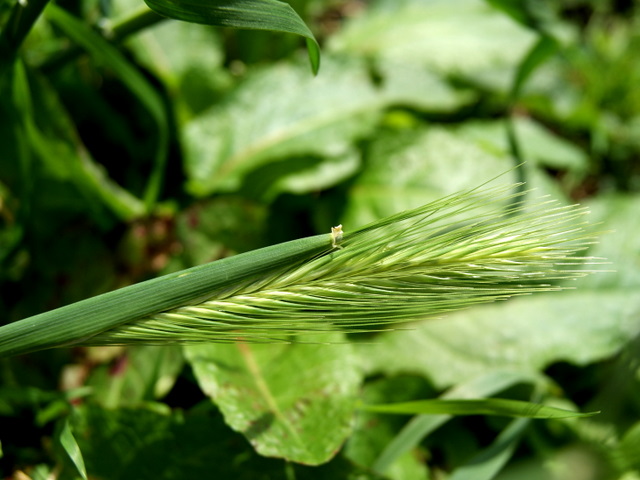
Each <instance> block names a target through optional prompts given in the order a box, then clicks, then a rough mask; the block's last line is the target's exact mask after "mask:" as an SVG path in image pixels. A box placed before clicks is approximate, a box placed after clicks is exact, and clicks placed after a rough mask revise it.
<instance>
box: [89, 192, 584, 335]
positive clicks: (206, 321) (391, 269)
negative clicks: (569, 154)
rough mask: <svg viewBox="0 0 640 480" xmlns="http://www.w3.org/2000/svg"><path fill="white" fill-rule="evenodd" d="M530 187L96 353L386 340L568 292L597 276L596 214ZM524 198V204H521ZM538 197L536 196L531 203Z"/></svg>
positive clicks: (390, 233)
mask: <svg viewBox="0 0 640 480" xmlns="http://www.w3.org/2000/svg"><path fill="white" fill-rule="evenodd" d="M517 187H519V186H518V185H509V186H506V187H504V186H503V187H496V188H490V189H484V190H482V189H481V190H472V191H468V192H464V193H459V194H454V195H450V196H448V197H445V198H443V199H440V200H438V201H435V202H433V203H430V204H428V205H425V206H422V207H420V208H416V209H414V210H409V211H406V212H402V213H400V214H397V215H394V216H391V217H389V218H386V219H383V220H380V221H378V222H374V223H372V224H370V225H367V226H365V227H363V228H360V229H358V230H355V231H353V232H349V231H348V229H345V230H346V231H345V232H344V233H343V232H342V226H339V227H334V228H333V229H332V236H331V239H332V242H331V245H329V246H328V249H327V251H325V252H323V253H321V254H318V255H317V256H316V257H314V258H312V259H311V260H308V261H305V262H303V263H301V264H298V265H294V266H291V267H285V268H281V269H278V270H275V271H273V272H269V273H268V274H266V275H262V276H260V277H259V278H254V279H252V280H251V281H249V282H243V283H241V284H238V285H235V286H232V287H230V288H226V289H225V290H224V291H222V292H220V291H218V292H216V293H215V295H213V296H212V297H211V298H208V299H206V300H204V301H201V302H199V303H197V304H193V305H185V306H181V307H179V308H175V309H172V310H169V311H165V312H162V313H157V314H154V315H151V316H147V317H144V318H141V319H138V320H135V321H133V322H129V323H127V324H125V325H122V326H119V327H117V328H114V329H112V330H108V331H105V332H103V333H101V334H99V335H97V336H95V337H93V338H92V339H90V341H89V342H87V343H89V344H92V345H97V344H114V343H115V344H117V343H123V344H129V343H136V342H140V343H151V344H165V343H168V342H169V343H170V342H176V343H199V342H234V341H238V340H242V341H246V342H274V341H289V340H291V339H292V336H295V335H296V334H301V333H313V332H326V331H330V330H335V329H340V330H342V331H346V332H354V331H357V332H361V331H376V330H380V329H384V328H389V327H395V326H398V325H401V324H403V323H405V322H408V321H414V320H417V319H424V318H428V317H432V316H435V315H440V314H442V313H445V312H449V311H453V310H458V309H461V308H465V307H468V306H471V305H474V304H479V303H487V302H492V301H496V300H505V299H507V298H510V297H513V296H519V295H526V294H531V293H535V292H544V291H554V290H561V289H563V288H567V287H566V280H570V279H574V278H577V277H580V276H583V275H585V274H587V273H589V271H588V270H585V269H584V264H591V263H594V262H595V260H596V259H593V258H590V257H585V256H581V254H582V252H584V251H585V250H586V249H587V248H588V247H589V245H591V244H592V243H594V242H595V236H596V235H595V234H594V233H593V229H592V228H591V227H590V226H589V224H588V223H587V222H586V220H585V215H586V214H587V213H588V212H587V210H586V209H585V208H583V207H580V206H576V205H574V206H561V205H559V203H558V202H556V201H554V200H550V199H545V198H542V199H539V200H538V201H537V202H535V203H534V204H531V203H529V202H527V203H525V202H524V196H525V193H526V192H522V191H519V189H518V188H517ZM514 192H515V193H514ZM529 195H530V194H529Z"/></svg>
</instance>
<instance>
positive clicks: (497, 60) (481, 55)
mask: <svg viewBox="0 0 640 480" xmlns="http://www.w3.org/2000/svg"><path fill="white" fill-rule="evenodd" d="M535 40H536V35H535V34H534V33H532V32H530V31H528V30H527V29H525V28H523V27H521V26H520V25H518V24H516V23H515V22H513V21H512V20H511V19H509V18H508V17H506V16H505V15H503V14H502V13H501V12H499V11H497V10H495V9H493V8H492V7H490V6H489V5H487V4H486V3H485V2H483V1H482V0H458V1H456V2H450V1H447V0H431V1H424V0H406V1H397V0H378V1H376V2H373V3H372V5H371V6H370V7H369V8H368V9H366V10H364V13H363V14H362V15H360V16H359V17H356V18H355V19H353V20H352V21H350V22H348V23H347V25H346V26H345V28H344V29H343V30H342V31H341V32H339V33H338V34H337V35H335V36H333V37H332V38H331V39H330V41H329V42H328V45H327V50H328V51H332V52H344V53H349V54H352V55H359V56H367V57H371V58H376V59H392V60H394V61H396V62H398V63H400V62H407V63H412V64H419V65H424V66H427V67H429V68H430V69H432V70H434V71H435V72H440V73H445V74H452V73H455V74H464V75H468V76H473V77H474V80H478V77H486V78H489V79H492V80H493V81H494V82H498V84H499V85H501V86H502V87H503V88H504V89H506V87H507V85H508V84H509V82H510V79H511V76H512V71H513V69H514V68H515V65H516V64H517V63H518V61H519V59H520V58H521V57H522V56H523V55H524V54H525V52H526V51H527V50H528V49H529V48H530V46H531V45H532V43H533V42H535ZM506 45H508V48H505V46H506Z"/></svg>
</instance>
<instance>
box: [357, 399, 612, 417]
mask: <svg viewBox="0 0 640 480" xmlns="http://www.w3.org/2000/svg"><path fill="white" fill-rule="evenodd" d="M360 408H361V409H362V410H366V411H368V412H380V413H394V414H400V415H413V414H422V415H497V416H502V417H524V418H545V419H548V418H571V417H591V416H593V415H596V414H598V413H599V412H589V413H580V412H572V411H570V410H563V409H561V408H556V407H548V406H546V405H541V404H539V403H532V402H523V401H520V400H507V399H503V398H484V399H463V400H459V399H458V400H450V399H446V400H444V399H434V400H417V401H414V402H401V403H388V404H383V405H362V406H361V407H360Z"/></svg>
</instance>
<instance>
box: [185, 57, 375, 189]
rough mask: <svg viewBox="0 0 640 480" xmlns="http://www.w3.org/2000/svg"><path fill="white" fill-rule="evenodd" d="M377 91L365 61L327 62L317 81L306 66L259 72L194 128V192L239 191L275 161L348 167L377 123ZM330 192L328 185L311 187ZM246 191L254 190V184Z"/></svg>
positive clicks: (190, 167) (190, 133) (189, 144)
mask: <svg viewBox="0 0 640 480" xmlns="http://www.w3.org/2000/svg"><path fill="white" fill-rule="evenodd" d="M374 92H375V91H374V89H373V86H372V85H371V83H370V82H369V81H368V79H367V75H366V70H365V69H364V67H363V65H362V64H360V63H359V62H356V63H355V64H354V63H351V62H331V61H326V62H325V65H324V68H323V74H322V75H321V76H319V77H317V78H312V77H310V76H309V74H308V72H306V71H305V70H304V69H302V68H301V67H300V66H299V65H281V66H279V67H278V68H275V69H271V70H270V71H265V72H260V73H257V74H256V75H254V76H252V77H251V78H249V79H248V80H247V81H246V82H244V83H243V84H242V85H241V86H240V87H239V88H238V89H237V90H235V91H234V92H233V93H232V94H231V95H230V96H229V97H228V98H227V99H226V101H225V102H224V103H223V104H222V105H221V106H219V107H217V108H213V109H211V110H209V111H206V112H203V113H202V114H201V115H200V116H198V117H197V118H195V119H194V120H193V121H191V122H190V123H189V124H188V125H187V127H186V130H185V136H184V142H185V150H186V151H185V154H186V168H187V175H188V177H189V183H188V186H189V189H190V191H191V192H192V193H194V194H196V195H198V196H204V195H207V194H211V193H213V192H219V191H230V190H231V191H232V190H237V189H240V188H242V187H243V184H242V181H243V178H244V177H245V176H246V175H247V174H248V173H249V172H251V171H254V170H256V169H257V168H258V167H260V166H265V165H267V164H268V163H269V162H271V161H274V160H276V159H292V160H295V161H296V162H302V161H303V160H302V159H301V158H300V157H303V158H305V157H309V156H311V157H312V158H313V157H319V158H321V157H322V156H328V157H329V158H331V157H335V158H337V159H342V162H340V163H345V162H344V159H345V158H346V155H345V154H346V153H348V152H349V149H350V145H351V142H353V141H354V140H356V139H358V138H359V137H361V136H363V135H365V134H367V133H368V132H370V131H371V129H372V127H373V126H374V125H375V122H376V119H377V110H378V104H377V103H376V97H375V94H374ZM285 93H286V94H285ZM267 99H268V101H266V100H267ZM247 112H251V113H250V114H248V113H247ZM350 156H351V157H352V154H351V155H350ZM352 163H353V162H352ZM269 165H271V164H270V163H269ZM329 165H330V164H329ZM355 165H357V164H355ZM307 168H308V167H307ZM322 168H325V167H324V166H318V167H317V168H316V170H319V169H322ZM328 168H329V169H331V167H330V166H329V167H328ZM289 170H290V169H287V168H284V169H283V170H282V173H281V180H280V181H281V182H291V181H292V180H291V179H289V180H287V178H286V177H287V173H286V172H287V171H289ZM333 170H334V171H335V168H334V169H333ZM352 171H353V167H348V168H346V169H344V172H343V173H341V174H340V175H335V174H334V175H333V176H334V177H335V179H336V180H339V179H343V178H345V174H346V175H348V174H349V173H351V172H352ZM292 175H293V176H295V175H296V172H295V171H294V172H293V173H292ZM322 177H323V176H320V177H319V178H320V179H322ZM325 178H326V177H325ZM323 186H324V187H326V186H327V182H326V180H325V182H322V180H319V181H318V183H317V184H316V185H312V187H313V188H321V187H323ZM245 188H247V189H248V190H249V191H251V189H252V184H251V183H248V184H247V185H246V187H245ZM279 188H280V189H282V188H283V185H282V184H281V185H280V187H279ZM263 189H264V188H263Z"/></svg>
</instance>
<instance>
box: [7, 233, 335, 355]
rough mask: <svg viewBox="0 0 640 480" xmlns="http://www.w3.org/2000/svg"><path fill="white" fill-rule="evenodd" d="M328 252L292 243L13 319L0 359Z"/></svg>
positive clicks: (315, 241)
mask: <svg viewBox="0 0 640 480" xmlns="http://www.w3.org/2000/svg"><path fill="white" fill-rule="evenodd" d="M330 249H331V238H330V235H317V236H315V237H308V238H303V239H300V240H294V241H291V242H286V243H281V244H278V245H274V246H271V247H266V248H262V249H259V250H254V251H252V252H247V253H244V254H240V255H236V256H235V257H230V258H225V259H222V260H218V261H217V262H212V263H208V264H206V265H199V266H197V267H193V268H190V269H187V270H182V271H180V272H175V273H172V274H169V275H165V276H163V277H159V278H154V279H152V280H148V281H146V282H141V283H136V284H135V285H131V286H128V287H125V288H121V289H119V290H115V291H113V292H108V293H105V294H102V295H98V296H96V297H92V298H88V299H86V300H82V301H80V302H76V303H73V304H71V305H67V306H64V307H61V308H58V309H56V310H52V311H50V312H45V313H42V314H39V315H35V316H33V317H29V318H26V319H24V320H19V321H17V322H14V323H10V324H8V325H5V326H3V327H0V356H8V355H18V354H22V353H28V352H32V351H36V350H42V349H45V348H51V347H59V346H64V345H72V344H75V343H79V342H83V341H84V342H87V341H89V339H91V337H93V336H94V335H97V334H99V333H100V332H103V331H105V330H108V329H111V328H115V327H118V326H120V325H122V324H124V323H127V322H131V321H133V320H136V319H138V318H140V317H143V316H145V315H151V314H153V313H154V312H156V313H157V312H162V311H164V310H168V309H172V308H176V307H179V306H181V305H185V304H190V303H198V302H200V301H202V300H203V299H206V298H209V297H210V296H211V295H214V296H215V295H216V294H217V293H219V292H223V291H225V290H227V289H229V288H230V286H235V287H236V288H237V285H242V284H244V283H250V282H252V281H256V279H260V278H262V277H264V276H265V275H266V274H273V272H274V271H276V272H277V271H278V270H279V269H283V268H289V266H291V265H293V266H295V265H297V264H299V263H300V262H301V261H303V260H305V259H308V258H312V257H313V256H315V255H317V254H320V253H322V252H326V251H328V250H330ZM176 340H178V339H177V338H174V341H176ZM211 340H212V341H214V339H211Z"/></svg>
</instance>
